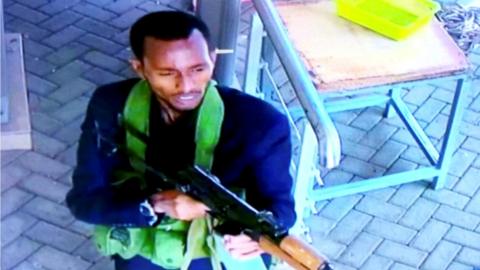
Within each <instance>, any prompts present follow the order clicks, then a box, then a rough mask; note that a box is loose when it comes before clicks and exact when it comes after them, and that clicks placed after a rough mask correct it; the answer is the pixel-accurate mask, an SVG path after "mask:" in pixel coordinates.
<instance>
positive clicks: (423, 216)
mask: <svg viewBox="0 0 480 270" xmlns="http://www.w3.org/2000/svg"><path fill="white" fill-rule="evenodd" d="M437 208H438V203H434V202H432V201H429V200H426V199H424V198H419V199H418V200H417V201H416V202H415V204H413V205H412V207H411V208H410V209H409V210H408V211H407V213H406V214H405V215H404V216H403V217H402V219H401V220H400V224H402V225H405V226H407V227H410V228H413V229H416V230H420V229H421V228H422V227H423V225H425V223H426V222H427V221H428V220H429V219H430V218H431V216H432V215H433V213H434V212H435V210H436V209H437Z"/></svg>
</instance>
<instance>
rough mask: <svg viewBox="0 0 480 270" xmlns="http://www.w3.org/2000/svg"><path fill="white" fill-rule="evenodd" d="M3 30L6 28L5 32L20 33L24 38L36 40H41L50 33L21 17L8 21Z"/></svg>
mask: <svg viewBox="0 0 480 270" xmlns="http://www.w3.org/2000/svg"><path fill="white" fill-rule="evenodd" d="M5 30H7V32H18V33H22V36H23V37H24V38H31V39H33V40H36V41H41V40H43V38H45V37H46V36H48V35H50V32H49V31H47V30H45V29H43V28H40V27H38V26H36V25H35V24H32V23H29V22H26V21H24V20H21V19H15V20H12V21H10V22H8V24H6V25H5Z"/></svg>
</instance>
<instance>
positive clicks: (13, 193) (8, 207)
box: [1, 187, 33, 219]
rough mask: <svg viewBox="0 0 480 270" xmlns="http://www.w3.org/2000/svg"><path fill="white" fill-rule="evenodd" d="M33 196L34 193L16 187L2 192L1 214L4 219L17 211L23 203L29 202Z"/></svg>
mask: <svg viewBox="0 0 480 270" xmlns="http://www.w3.org/2000/svg"><path fill="white" fill-rule="evenodd" d="M32 197H33V195H32V194H30V193H28V192H25V191H23V190H20V189H18V188H16V187H13V188H10V189H9V190H7V191H5V192H4V193H2V196H1V202H2V203H1V209H2V211H1V216H2V219H3V218H4V217H6V216H8V215H9V214H11V213H13V212H15V210H17V209H18V208H20V207H21V206H22V205H24V204H25V203H27V202H28V201H29V200H31V199H32Z"/></svg>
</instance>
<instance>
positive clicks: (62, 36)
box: [43, 25, 85, 49]
mask: <svg viewBox="0 0 480 270" xmlns="http://www.w3.org/2000/svg"><path fill="white" fill-rule="evenodd" d="M83 34H85V31H83V30H81V29H79V28H77V27H75V26H71V25H70V26H67V27H66V28H64V29H62V30H61V31H58V32H55V33H54V34H53V35H51V36H50V37H48V38H46V39H45V40H43V42H44V43H45V44H47V45H49V46H50V47H53V48H57V49H59V48H61V47H62V46H64V45H66V44H68V43H70V42H73V41H74V40H76V39H77V38H79V37H80V36H82V35H83Z"/></svg>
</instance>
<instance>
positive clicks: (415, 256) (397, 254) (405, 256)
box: [376, 240, 428, 267]
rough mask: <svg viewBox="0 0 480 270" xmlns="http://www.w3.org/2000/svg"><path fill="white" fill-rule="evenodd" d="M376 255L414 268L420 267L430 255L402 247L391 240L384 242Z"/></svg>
mask: <svg viewBox="0 0 480 270" xmlns="http://www.w3.org/2000/svg"><path fill="white" fill-rule="evenodd" d="M376 253H377V254H378V255H381V256H384V257H388V258H392V259H394V260H395V261H397V262H401V263H404V264H406V265H410V266H413V267H419V266H420V264H421V263H422V262H423V260H424V259H425V258H426V257H427V255H428V253H426V252H424V251H421V250H418V249H415V248H412V247H409V246H405V245H401V244H398V243H395V242H392V241H390V240H385V241H383V242H382V244H381V245H380V246H379V247H378V249H377V251H376Z"/></svg>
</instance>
